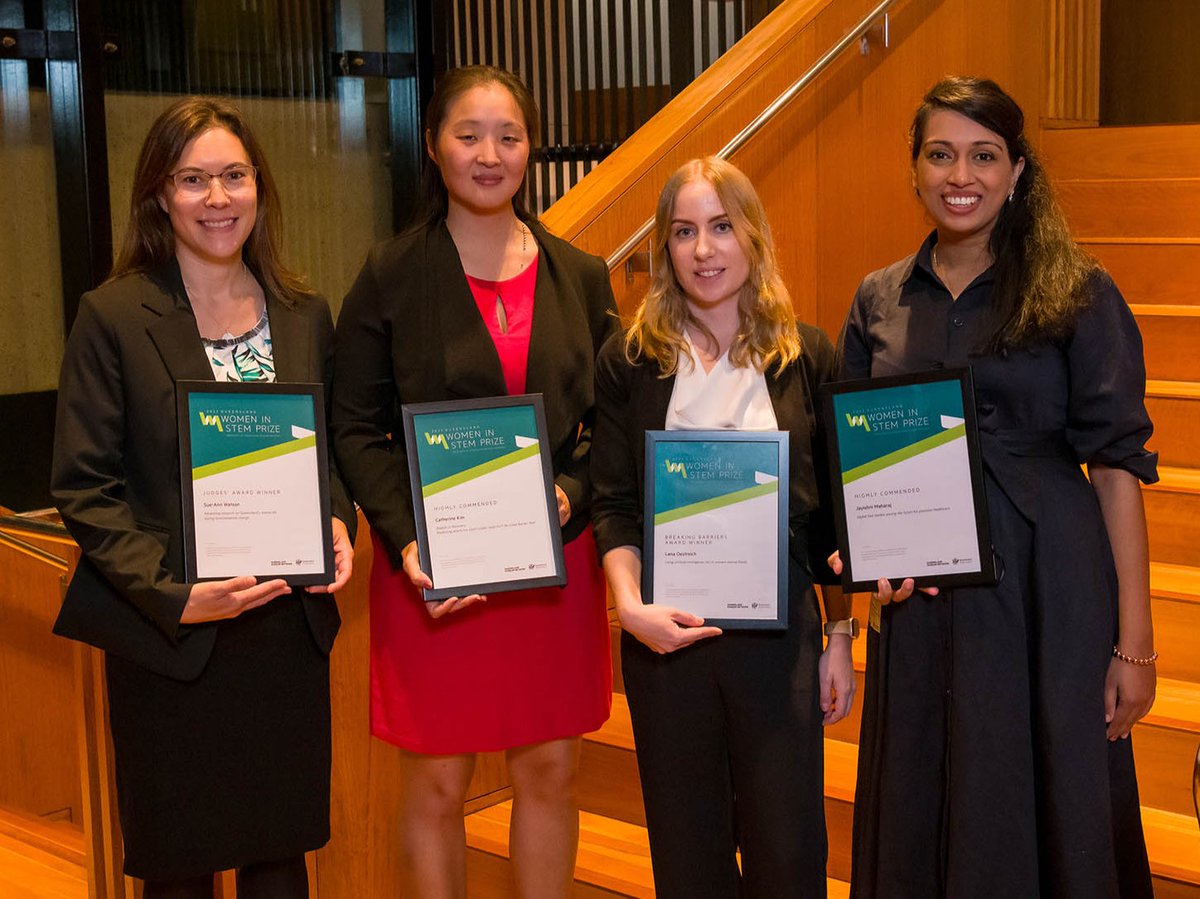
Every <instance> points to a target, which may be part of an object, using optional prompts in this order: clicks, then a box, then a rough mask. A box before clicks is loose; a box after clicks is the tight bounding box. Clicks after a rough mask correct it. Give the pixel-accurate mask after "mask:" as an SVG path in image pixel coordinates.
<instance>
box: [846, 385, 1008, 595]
mask: <svg viewBox="0 0 1200 899" xmlns="http://www.w3.org/2000/svg"><path fill="white" fill-rule="evenodd" d="M856 383H858V384H859V385H860V386H861V388H862V389H846V387H847V385H834V387H833V390H834V391H835V392H834V393H833V394H832V396H831V403H832V415H833V424H832V429H831V430H832V431H833V432H834V433H835V435H836V449H837V452H836V453H835V454H834V467H835V475H836V477H835V480H836V482H837V489H838V490H839V491H840V496H839V497H838V498H837V499H838V503H837V506H838V509H839V511H840V515H839V516H838V517H839V518H840V519H841V520H840V521H839V526H840V529H841V530H842V532H843V534H844V540H843V541H842V547H841V550H842V561H843V563H847V564H846V572H847V578H848V580H849V583H846V584H845V586H847V587H850V588H853V589H865V588H868V587H870V586H872V585H873V584H874V583H875V582H877V581H878V579H879V578H881V577H886V578H889V579H898V578H907V577H912V578H914V579H916V581H917V583H918V584H929V583H937V584H947V585H952V584H965V583H973V582H986V581H987V580H990V578H991V576H992V564H993V563H992V557H991V545H990V540H987V539H986V533H987V516H986V509H985V508H984V507H983V490H982V478H981V473H980V467H979V460H978V455H977V454H976V453H975V452H974V450H973V445H974V444H973V439H972V438H973V435H972V433H971V432H970V429H969V427H968V417H970V416H972V415H973V411H974V410H973V407H972V406H970V405H968V404H967V403H966V401H965V399H964V397H965V396H966V395H969V380H968V379H966V373H965V372H960V371H951V372H947V373H944V374H938V375H923V376H921V380H919V381H917V382H913V381H912V379H907V378H898V379H887V381H883V380H881V381H879V382H856ZM964 384H966V385H967V392H966V393H964ZM843 390H844V392H837V391H843ZM972 421H973V419H972Z"/></svg>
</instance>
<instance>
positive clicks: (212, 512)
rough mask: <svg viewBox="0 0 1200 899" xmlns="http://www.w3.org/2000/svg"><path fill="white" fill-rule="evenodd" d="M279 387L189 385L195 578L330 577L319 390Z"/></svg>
mask: <svg viewBox="0 0 1200 899" xmlns="http://www.w3.org/2000/svg"><path fill="white" fill-rule="evenodd" d="M279 387H280V389H279V390H278V391H277V392H276V391H272V390H270V389H267V390H264V389H263V388H262V386H261V385H259V386H256V387H254V388H248V389H242V390H237V389H235V390H230V389H228V388H227V387H226V386H225V385H222V387H221V388H220V389H214V388H213V387H212V385H211V384H209V385H208V388H207V389H205V388H198V387H190V388H189V387H186V386H183V387H182V388H181V389H182V395H181V403H180V404H181V406H182V409H181V412H182V413H183V421H182V422H181V435H183V436H184V437H185V438H186V439H185V442H184V445H185V446H186V452H185V453H184V467H185V470H184V485H183V486H184V505H185V513H186V514H185V530H186V531H187V537H188V547H187V549H188V552H187V562H188V577H189V579H196V580H205V579H210V578H225V577H233V576H236V575H245V574H253V575H257V576H259V577H284V578H287V579H288V581H289V583H292V584H297V585H299V584H307V583H313V584H317V583H327V582H328V581H329V580H330V579H331V572H332V564H331V562H332V559H331V547H330V546H329V543H328V540H327V537H326V530H327V526H328V519H329V516H328V514H327V509H328V488H327V485H326V482H325V476H324V471H325V466H326V460H325V458H324V454H323V450H324V445H323V443H321V442H320V441H319V440H318V432H319V431H321V432H323V430H324V422H323V421H322V422H320V423H319V424H318V421H317V414H318V413H317V410H318V409H319V408H320V401H319V396H318V395H319V392H320V388H319V386H314V387H307V386H306V387H301V386H299V385H289V386H288V387H284V386H282V385H279Z"/></svg>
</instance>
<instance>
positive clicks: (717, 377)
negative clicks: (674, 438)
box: [666, 331, 779, 431]
mask: <svg viewBox="0 0 1200 899" xmlns="http://www.w3.org/2000/svg"><path fill="white" fill-rule="evenodd" d="M683 336H684V339H685V340H686V341H687V350H688V355H689V356H690V361H691V364H690V365H689V364H688V361H689V360H687V359H680V360H679V367H678V369H677V370H676V372H675V387H674V389H673V390H672V391H671V402H670V404H669V405H668V406H667V421H666V429H667V430H668V431H702V430H721V431H730V430H739V431H774V430H778V428H779V422H778V421H777V420H776V418H775V409H774V408H772V406H771V395H770V394H769V393H768V392H767V379H766V376H765V375H764V374H763V373H762V372H760V371H758V370H757V369H756V368H754V367H753V366H750V367H748V368H735V367H734V366H733V365H731V364H730V362H729V352H728V351H726V352H724V353H722V354H721V358H719V359H718V360H717V361H716V362H715V363H714V364H713V367H712V370H711V371H708V372H706V371H705V370H704V366H703V365H701V364H700V354H699V353H698V352H696V346H695V344H693V343H692V338H691V335H689V334H688V333H687V332H686V331H685V332H684V335H683Z"/></svg>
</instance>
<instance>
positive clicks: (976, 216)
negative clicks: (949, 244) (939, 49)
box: [913, 109, 1025, 239]
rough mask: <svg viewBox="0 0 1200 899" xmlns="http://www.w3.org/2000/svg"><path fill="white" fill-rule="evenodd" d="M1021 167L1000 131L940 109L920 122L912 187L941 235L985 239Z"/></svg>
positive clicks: (1023, 166)
mask: <svg viewBox="0 0 1200 899" xmlns="http://www.w3.org/2000/svg"><path fill="white" fill-rule="evenodd" d="M1024 168H1025V160H1024V159H1018V160H1016V161H1015V162H1014V161H1013V160H1012V159H1010V158H1009V155H1008V150H1007V148H1006V147H1005V144H1004V138H1002V137H1001V136H1000V135H999V134H997V133H996V132H994V131H991V130H989V129H987V128H985V127H984V126H983V125H980V124H979V123H978V122H975V121H973V120H972V119H969V118H967V117H966V116H964V115H961V114H959V113H957V112H951V111H950V110H947V109H942V110H938V111H937V112H934V113H932V114H931V115H930V116H929V119H928V120H927V121H926V123H925V129H924V135H923V139H922V142H921V146H920V148H919V149H918V152H917V156H916V160H915V161H914V163H913V186H914V187H916V189H917V195H918V196H919V197H920V198H921V202H922V203H924V204H925V208H926V209H928V210H929V214H930V215H931V216H932V217H933V220H934V222H935V224H936V225H937V229H938V233H939V234H940V235H942V236H944V237H957V238H964V237H971V236H980V237H983V238H984V239H986V238H987V237H988V235H990V234H991V232H992V228H993V227H995V224H996V219H997V218H998V217H999V215H1000V211H1001V210H1002V209H1003V208H1004V203H1005V201H1006V200H1007V199H1008V195H1009V194H1010V193H1012V191H1013V190H1014V189H1015V188H1016V186H1017V179H1018V178H1019V177H1020V176H1021V171H1022V170H1023V169H1024Z"/></svg>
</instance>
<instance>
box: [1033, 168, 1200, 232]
mask: <svg viewBox="0 0 1200 899" xmlns="http://www.w3.org/2000/svg"><path fill="white" fill-rule="evenodd" d="M1193 174H1194V172H1193ZM1055 193H1056V194H1057V196H1058V200H1059V203H1061V204H1062V208H1063V212H1065V213H1066V216H1067V222H1068V224H1069V225H1070V227H1071V233H1072V235H1073V236H1075V237H1076V238H1077V239H1084V240H1086V239H1089V238H1092V239H1095V238H1104V237H1115V236H1119V235H1123V234H1131V235H1137V236H1138V237H1151V238H1160V239H1161V238H1181V237H1191V236H1194V235H1196V234H1200V179H1197V178H1178V179H1174V180H1159V179H1140V178H1125V179H1123V180H1117V181H1065V182H1056V184H1055Z"/></svg>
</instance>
